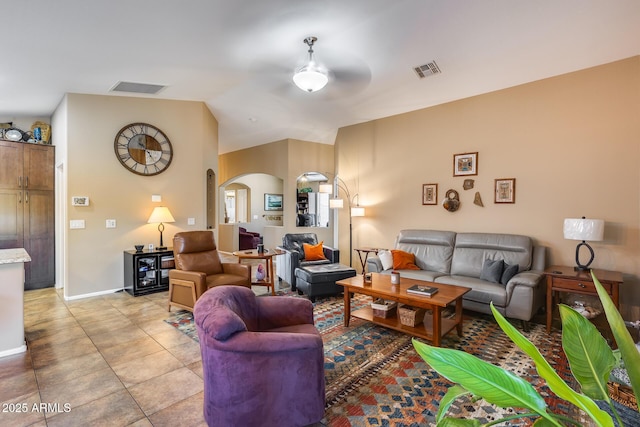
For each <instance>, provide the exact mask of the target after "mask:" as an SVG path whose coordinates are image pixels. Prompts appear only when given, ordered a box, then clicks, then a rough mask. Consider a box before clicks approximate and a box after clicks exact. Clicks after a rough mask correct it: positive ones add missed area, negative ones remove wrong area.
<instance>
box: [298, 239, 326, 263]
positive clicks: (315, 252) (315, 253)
mask: <svg viewBox="0 0 640 427" xmlns="http://www.w3.org/2000/svg"><path fill="white" fill-rule="evenodd" d="M323 243H324V241H322V242H320V243H318V244H317V245H310V244H308V243H303V244H302V249H304V260H305V261H320V260H323V259H327V258H326V257H325V256H324V251H323V250H322V244H323Z"/></svg>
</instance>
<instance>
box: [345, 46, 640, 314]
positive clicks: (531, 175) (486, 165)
mask: <svg viewBox="0 0 640 427" xmlns="http://www.w3.org/2000/svg"><path fill="white" fill-rule="evenodd" d="M476 151H477V152H478V153H479V159H478V175H477V176H473V177H471V178H473V179H475V188H474V189H472V190H466V191H465V190H463V188H462V184H463V181H464V179H465V178H464V177H453V176H452V175H453V155H454V154H456V153H466V152H476ZM335 154H336V170H337V171H338V173H339V175H340V176H341V177H342V178H343V179H344V180H345V181H346V182H347V184H348V185H349V186H350V188H354V189H355V190H352V192H354V193H355V192H359V194H360V202H361V204H363V205H365V206H366V208H367V216H366V217H365V218H354V247H358V246H359V245H366V246H378V247H390V246H392V245H393V242H394V238H395V236H396V235H397V233H398V231H399V230H401V229H404V228H430V229H441V230H454V231H479V232H504V233H518V234H525V235H529V236H532V237H533V238H534V239H535V240H536V241H537V242H538V243H539V244H542V245H545V246H548V247H549V253H548V260H547V261H548V263H558V264H567V265H573V264H574V254H575V246H576V244H577V243H578V242H575V241H567V240H564V239H563V235H562V224H563V220H564V218H568V217H581V216H586V217H588V218H601V219H604V220H605V221H606V226H605V240H604V241H603V242H594V243H593V244H592V246H593V247H594V250H595V252H596V259H595V261H594V263H593V265H592V266H593V267H595V268H604V269H610V270H618V271H621V272H623V273H624V279H625V283H624V285H623V287H622V289H621V295H622V296H621V301H622V311H623V314H624V315H625V317H627V318H633V319H638V318H640V308H639V306H640V287H639V280H638V276H639V275H640V262H639V261H640V247H639V226H640V172H639V171H640V168H638V160H639V159H640V57H633V58H630V59H628V60H624V61H619V62H615V63H612V64H607V65H603V66H599V67H595V68H591V69H587V70H582V71H579V72H575V73H571V74H567V75H563V76H559V77H555V78H550V79H546V80H542V81H538V82H534V83H530V84H526V85H522V86H518V87H514V88H510V89H506V90H501V91H498V92H494V93H489V94H486V95H481V96H476V97H473V98H469V99H464V100H461V101H457V102H451V103H448V104H444V105H440V106H436V107H432V108H427V109H423V110H419V111H414V112H411V113H407V114H402V115H398V116H393V117H388V118H384V119H381V120H375V121H372V122H367V123H363V124H359V125H354V126H350V127H345V128H342V129H340V130H339V132H338V135H337V140H336V146H335ZM512 177H513V178H516V203H515V204H494V200H493V187H494V179H496V178H512ZM467 178H468V177H467ZM426 183H437V184H438V206H423V205H422V198H421V192H422V184H426ZM448 189H454V190H457V191H458V193H459V194H460V199H461V202H462V203H461V208H460V209H459V210H458V211H457V212H455V213H450V212H447V211H445V210H444V209H443V208H442V206H441V202H442V200H443V197H444V194H445V192H446V191H447V190H448ZM476 191H479V192H480V194H481V196H482V200H483V202H484V207H479V206H476V205H474V204H473V198H474V194H475V192H476ZM347 221H348V218H347V217H346V215H345V214H342V215H341V218H340V224H341V230H345V232H341V233H340V248H341V249H343V250H345V249H346V248H348V232H346V230H347V228H346V227H342V224H347V223H348V222H347Z"/></svg>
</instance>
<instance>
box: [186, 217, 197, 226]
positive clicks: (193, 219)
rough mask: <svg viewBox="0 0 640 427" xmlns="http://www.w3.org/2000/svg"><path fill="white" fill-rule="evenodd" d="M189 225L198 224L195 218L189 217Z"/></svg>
mask: <svg viewBox="0 0 640 427" xmlns="http://www.w3.org/2000/svg"><path fill="white" fill-rule="evenodd" d="M187 225H196V219H195V218H187Z"/></svg>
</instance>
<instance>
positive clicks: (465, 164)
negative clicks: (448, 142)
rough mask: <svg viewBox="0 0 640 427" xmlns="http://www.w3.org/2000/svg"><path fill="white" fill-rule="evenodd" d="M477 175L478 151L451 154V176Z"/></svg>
mask: <svg viewBox="0 0 640 427" xmlns="http://www.w3.org/2000/svg"><path fill="white" fill-rule="evenodd" d="M467 175H478V152H477V151H476V152H475V153H462V154H454V155H453V176H467Z"/></svg>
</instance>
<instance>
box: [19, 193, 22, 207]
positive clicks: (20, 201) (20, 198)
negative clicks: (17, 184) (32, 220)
mask: <svg viewBox="0 0 640 427" xmlns="http://www.w3.org/2000/svg"><path fill="white" fill-rule="evenodd" d="M20 203H22V191H21V192H19V193H18V204H20Z"/></svg>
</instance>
